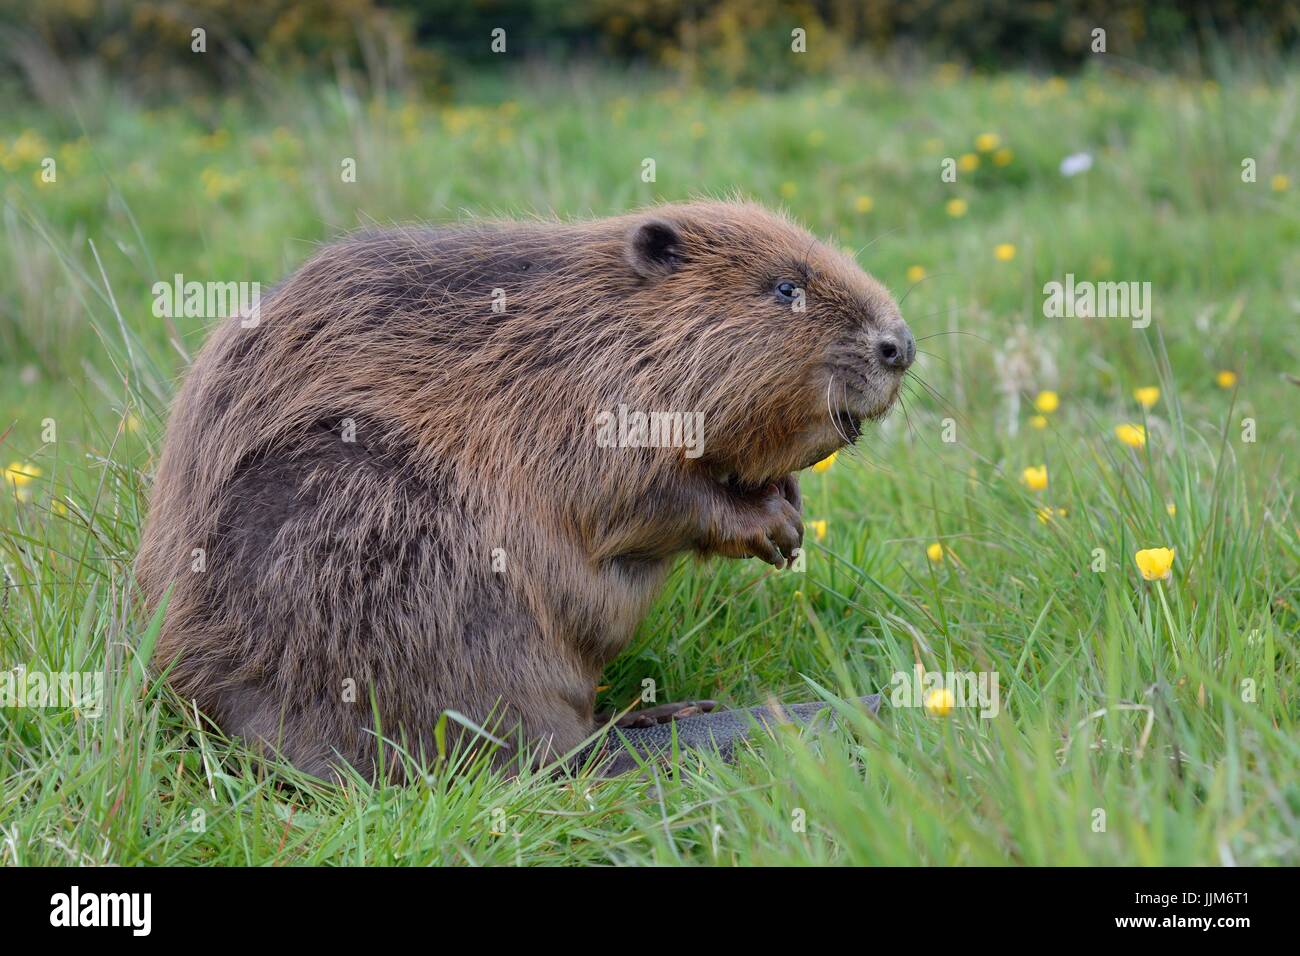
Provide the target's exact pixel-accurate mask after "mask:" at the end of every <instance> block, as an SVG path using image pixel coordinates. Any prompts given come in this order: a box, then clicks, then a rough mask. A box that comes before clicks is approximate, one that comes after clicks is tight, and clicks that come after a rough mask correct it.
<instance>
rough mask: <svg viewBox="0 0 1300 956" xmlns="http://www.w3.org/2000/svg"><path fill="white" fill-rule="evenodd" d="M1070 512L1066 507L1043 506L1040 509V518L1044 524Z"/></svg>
mask: <svg viewBox="0 0 1300 956" xmlns="http://www.w3.org/2000/svg"><path fill="white" fill-rule="evenodd" d="M1068 514H1069V512H1068V511H1066V510H1065V509H1064V508H1047V507H1043V508H1039V509H1038V520H1039V521H1041V522H1042V523H1043V524H1047V523H1048V522H1049V521H1053V520H1055V519H1056V518H1064V517H1065V516H1066V515H1068Z"/></svg>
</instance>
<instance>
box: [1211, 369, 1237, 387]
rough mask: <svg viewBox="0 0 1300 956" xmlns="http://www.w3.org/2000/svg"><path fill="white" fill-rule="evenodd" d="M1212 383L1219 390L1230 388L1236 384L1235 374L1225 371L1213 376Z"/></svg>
mask: <svg viewBox="0 0 1300 956" xmlns="http://www.w3.org/2000/svg"><path fill="white" fill-rule="evenodd" d="M1214 381H1215V382H1216V383H1217V384H1218V386H1219V388H1232V387H1233V386H1234V385H1236V384H1237V373H1236V372H1229V371H1227V370H1226V369H1225V370H1224V371H1222V372H1220V373H1219V374H1218V375H1216V376H1214Z"/></svg>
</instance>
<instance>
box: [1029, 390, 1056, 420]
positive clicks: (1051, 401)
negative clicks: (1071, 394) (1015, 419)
mask: <svg viewBox="0 0 1300 956" xmlns="http://www.w3.org/2000/svg"><path fill="white" fill-rule="evenodd" d="M1060 407H1061V396H1059V395H1057V394H1056V393H1055V392H1039V393H1038V395H1037V396H1035V397H1034V408H1036V409H1038V410H1039V411H1040V412H1042V413H1043V414H1045V415H1050V414H1051V413H1052V412H1054V411H1056V410H1057V409H1058V408H1060Z"/></svg>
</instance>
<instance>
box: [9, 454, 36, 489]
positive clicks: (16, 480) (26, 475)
mask: <svg viewBox="0 0 1300 956" xmlns="http://www.w3.org/2000/svg"><path fill="white" fill-rule="evenodd" d="M39 477H41V470H40V469H39V468H37V467H36V466H35V465H29V464H24V463H23V462H19V461H14V462H10V463H9V467H8V468H6V469H5V470H4V478H5V481H7V482H9V483H10V484H12V485H13V486H14V487H16V488H21V487H22V486H23V485H26V484H30V483H31V481H32V479H33V478H39Z"/></svg>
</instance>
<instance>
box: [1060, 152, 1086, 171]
mask: <svg viewBox="0 0 1300 956" xmlns="http://www.w3.org/2000/svg"><path fill="white" fill-rule="evenodd" d="M1090 169H1092V153H1071V154H1070V155H1069V156H1067V157H1065V159H1063V160H1061V175H1062V176H1077V175H1079V173H1086V172H1087V171H1088V170H1090Z"/></svg>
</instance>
